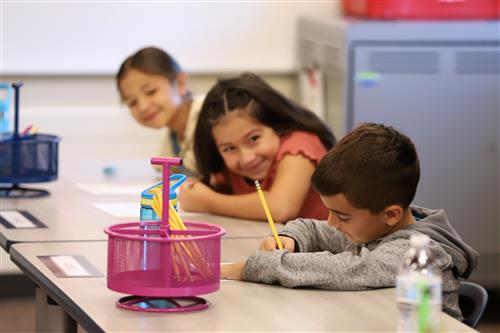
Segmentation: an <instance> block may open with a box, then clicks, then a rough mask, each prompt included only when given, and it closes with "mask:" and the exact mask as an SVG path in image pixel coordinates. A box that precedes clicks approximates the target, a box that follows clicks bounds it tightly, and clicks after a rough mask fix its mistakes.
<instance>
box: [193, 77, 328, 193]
mask: <svg viewBox="0 0 500 333" xmlns="http://www.w3.org/2000/svg"><path fill="white" fill-rule="evenodd" d="M238 110H239V111H242V110H247V111H248V112H249V114H250V115H251V116H253V117H255V118H256V119H257V120H258V121H260V122H261V123H262V124H264V125H266V126H269V127H271V128H273V129H274V130H275V131H276V133H278V135H284V134H286V133H289V132H291V131H295V130H301V131H306V132H311V133H314V134H316V135H317V136H318V137H319V138H320V140H321V142H322V143H323V145H324V146H325V148H326V149H327V150H329V149H330V148H331V147H333V145H334V144H335V142H336V140H335V137H334V135H333V133H332V131H331V130H330V129H329V128H328V127H327V126H326V124H325V123H323V122H322V121H321V120H320V119H319V118H318V117H317V116H316V115H315V114H314V113H313V112H311V111H309V110H307V109H305V108H304V107H302V106H300V105H298V104H297V103H295V102H293V101H292V100H290V99H289V98H287V97H285V96H284V95H283V94H281V93H280V92H279V91H277V90H276V89H274V88H273V87H271V86H270V85H269V84H267V83H266V82H265V81H264V80H262V79H261V78H260V77H258V76H257V75H255V74H252V73H245V74H242V75H241V76H239V77H236V78H230V79H223V80H219V81H218V82H217V83H216V84H215V86H213V87H212V89H210V91H209V92H208V94H207V96H206V98H205V101H204V102H203V106H202V109H201V111H200V115H199V118H198V123H197V125H196V129H195V133H194V154H195V157H196V163H197V168H198V171H199V173H200V175H201V176H202V180H203V182H204V183H206V184H208V183H209V180H210V176H211V175H212V174H214V173H217V172H221V171H223V170H224V168H225V167H224V161H223V159H222V156H221V155H220V154H219V152H218V150H217V146H216V144H215V140H214V138H213V136H212V127H213V126H214V125H215V123H216V122H217V121H218V120H219V119H220V118H221V117H222V116H224V115H226V114H227V113H229V112H233V111H238Z"/></svg>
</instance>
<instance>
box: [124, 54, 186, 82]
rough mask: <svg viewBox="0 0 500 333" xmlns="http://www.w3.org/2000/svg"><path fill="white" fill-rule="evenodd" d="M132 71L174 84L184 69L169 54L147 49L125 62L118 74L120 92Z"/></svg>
mask: <svg viewBox="0 0 500 333" xmlns="http://www.w3.org/2000/svg"><path fill="white" fill-rule="evenodd" d="M130 69H137V70H140V71H141V72H144V73H147V74H153V75H161V76H163V77H165V78H167V79H168V80H169V81H170V82H173V81H174V80H175V78H176V77H177V74H179V73H180V72H181V71H182V69H181V67H180V66H179V64H178V63H177V61H175V59H174V58H172V57H171V56H170V55H169V54H168V53H166V52H165V51H163V50H161V49H159V48H156V47H145V48H142V49H140V50H139V51H137V52H136V53H134V54H132V55H131V56H129V57H128V58H127V59H125V60H124V61H123V63H122V64H121V66H120V69H119V70H118V73H116V84H117V86H118V91H120V81H121V80H122V79H123V77H124V76H125V75H126V74H127V73H128V71H129V70H130Z"/></svg>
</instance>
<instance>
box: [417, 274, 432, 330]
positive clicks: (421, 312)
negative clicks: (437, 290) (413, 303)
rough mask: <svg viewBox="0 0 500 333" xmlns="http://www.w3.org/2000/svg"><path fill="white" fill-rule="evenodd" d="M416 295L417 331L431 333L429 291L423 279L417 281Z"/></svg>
mask: <svg viewBox="0 0 500 333" xmlns="http://www.w3.org/2000/svg"><path fill="white" fill-rule="evenodd" d="M418 293H419V297H418V298H417V299H418V300H419V302H418V331H419V332H420V333H425V332H432V327H430V318H429V314H430V299H431V289H430V288H429V283H428V282H427V281H426V279H425V278H420V279H419V281H418Z"/></svg>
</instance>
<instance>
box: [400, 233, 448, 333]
mask: <svg viewBox="0 0 500 333" xmlns="http://www.w3.org/2000/svg"><path fill="white" fill-rule="evenodd" d="M429 244H430V238H429V237H428V236H426V235H424V234H417V235H413V236H411V238H410V248H409V250H408V252H407V253H406V255H405V257H404V259H403V262H402V263H401V266H400V269H399V273H398V276H397V278H396V299H397V303H398V310H399V325H398V331H399V332H438V330H439V316H440V313H441V304H442V301H441V299H442V294H441V273H440V271H439V270H437V269H436V268H435V267H434V266H433V258H432V256H431V253H430V250H429Z"/></svg>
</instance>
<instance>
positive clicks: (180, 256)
mask: <svg viewBox="0 0 500 333" xmlns="http://www.w3.org/2000/svg"><path fill="white" fill-rule="evenodd" d="M151 163H152V164H159V165H163V175H162V176H163V177H162V178H163V184H169V171H170V166H173V165H180V164H181V160H180V159H179V158H160V157H153V158H152V159H151ZM169 191H170V188H169V186H163V187H162V197H163V198H167V199H166V200H162V202H161V207H162V210H161V220H160V221H142V222H130V223H122V224H115V225H112V226H109V227H107V228H105V230H104V232H105V233H106V234H108V274H107V277H108V288H109V289H111V290H113V291H117V292H121V293H125V294H130V295H132V296H127V297H122V298H121V299H119V300H118V301H117V302H116V304H117V306H119V307H121V308H126V309H129V310H136V311H150V312H182V311H193V310H201V309H205V308H207V306H208V302H207V301H206V300H204V299H203V298H200V297H197V296H195V295H200V294H207V293H211V292H214V291H216V290H218V289H219V286H220V249H221V244H220V240H221V237H222V236H223V235H224V234H225V231H224V229H223V228H221V227H219V226H217V225H213V224H208V223H201V222H190V221H189V222H188V221H184V223H183V225H182V230H179V227H176V228H173V227H171V225H170V224H171V223H173V222H174V221H173V220H172V218H173V216H174V215H176V213H172V211H170V212H169V200H168V198H169ZM170 209H172V207H170ZM169 214H171V215H169ZM177 225H178V224H177Z"/></svg>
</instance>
